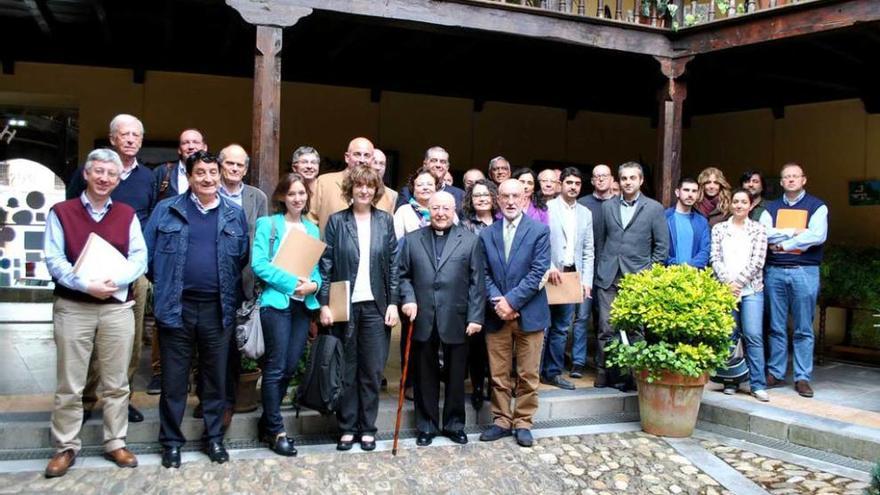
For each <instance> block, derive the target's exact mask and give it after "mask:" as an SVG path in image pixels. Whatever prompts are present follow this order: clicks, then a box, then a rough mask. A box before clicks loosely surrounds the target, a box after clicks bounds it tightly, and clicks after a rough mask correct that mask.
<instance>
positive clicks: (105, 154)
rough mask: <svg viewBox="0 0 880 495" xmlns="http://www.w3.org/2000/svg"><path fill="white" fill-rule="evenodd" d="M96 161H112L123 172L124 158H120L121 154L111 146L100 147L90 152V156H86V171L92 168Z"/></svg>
mask: <svg viewBox="0 0 880 495" xmlns="http://www.w3.org/2000/svg"><path fill="white" fill-rule="evenodd" d="M94 162H104V163H112V164H114V165H116V168H118V169H119V172H120V173H122V169H123V167H122V159H121V158H119V154H117V153H116V152H115V151H113V150H111V149H110V148H98V149H96V150H92V151H91V152H89V156H88V157H86V165H85V169H86V171H89V170H91V169H92V164H93V163H94Z"/></svg>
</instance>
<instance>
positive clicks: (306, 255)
mask: <svg viewBox="0 0 880 495" xmlns="http://www.w3.org/2000/svg"><path fill="white" fill-rule="evenodd" d="M325 247H327V245H326V244H324V243H323V242H321V241H319V240H318V239H315V238H314V237H312V236H310V235H309V234H306V233H305V232H303V231H301V230H299V229H290V230H288V231H287V235H285V236H284V238H283V239H282V240H281V245H280V246H278V250H277V251H275V257H274V258H273V259H272V264H273V265H275V266H277V267H278V268H281V269H282V270H284V271H286V272H288V273H292V274H294V275H296V276H297V277H299V278H303V279H306V280H308V279H309V278H310V277H311V276H312V269H314V267H315V265H317V264H318V260H320V259H321V255H322V254H324V248H325Z"/></svg>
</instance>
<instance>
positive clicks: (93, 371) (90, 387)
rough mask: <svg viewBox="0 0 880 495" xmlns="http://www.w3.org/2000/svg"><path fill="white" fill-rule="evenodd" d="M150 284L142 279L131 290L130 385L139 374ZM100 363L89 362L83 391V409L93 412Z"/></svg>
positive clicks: (133, 284) (94, 360) (145, 279)
mask: <svg viewBox="0 0 880 495" xmlns="http://www.w3.org/2000/svg"><path fill="white" fill-rule="evenodd" d="M149 284H150V282H149V281H148V280H147V277H144V276H143V275H141V277H140V278H139V279H137V280H135V281H134V282H132V284H131V287H130V289H129V290H131V291H133V294H134V308H133V309H134V343H133V344H132V348H131V351H130V352H131V354H130V356H131V359H130V360H129V361H128V367H127V370H128V383H129V384H130V383H132V382H133V381H134V374H135V373H136V372H137V369H138V365H140V362H141V346H143V343H142V342H141V337H142V336H143V335H144V311H145V310H146V308H147V288H148V287H149ZM99 371H100V370H99V363H98V359H97V357H96V356H92V359H91V361H89V374H88V378H86V386H85V389H84V390H83V407H84V408H85V409H88V410H92V409H93V408H94V407H95V402H98V395H97V393H96V389H97V388H98V375H100V373H99Z"/></svg>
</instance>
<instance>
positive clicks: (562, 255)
mask: <svg viewBox="0 0 880 495" xmlns="http://www.w3.org/2000/svg"><path fill="white" fill-rule="evenodd" d="M559 178H560V181H561V183H562V193H561V194H560V195H559V196H558V197H556V198H554V199H552V200H550V201H548V202H547V216H548V217H550V270H549V271H548V272H547V283H549V284H553V285H556V284H559V283H561V281H562V280H561V278H560V273H562V272H577V273H578V274H580V281H581V286H582V287H583V289H582V290H583V295H584V303H583V304H589V300H590V291H591V289H592V287H593V215H592V213H590V210H589V209H587V207H586V206H584V205H581V204H579V203H578V202H577V198H578V196H579V195H580V194H581V184H582V183H583V176H582V175H581V172H580V170H578V169H576V168H574V167H569V168H566V169H565V170H563V171H562V174H561V175H560V176H559ZM575 306H576V305H575V304H555V305H553V306H550V321H551V323H550V328H549V329H548V330H547V335H546V336H545V338H544V357H543V359H542V362H541V382H542V383H547V384H550V385H553V386H556V387H559V388H563V389H566V390H574V388H575V387H574V385H573V384H572V383H571V382H569V381H568V380H566V379H565V378H563V377H562V369H563V366H564V365H565V340H566V336H567V335H568V329H569V327H571V321H572V316H573V315H574V310H575ZM584 333H585V332H584ZM574 341H575V342H574V344H573V345H572V351H571V352H572V361H573V362H574V363H575V364H580V365H581V366H583V365H584V364H585V363H586V354H587V336H586V334H584V335H574ZM577 354H582V356H579V355H577ZM579 357H580V360H578V358H579Z"/></svg>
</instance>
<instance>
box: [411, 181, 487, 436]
mask: <svg viewBox="0 0 880 495" xmlns="http://www.w3.org/2000/svg"><path fill="white" fill-rule="evenodd" d="M428 208H429V209H430V211H431V225H430V227H428V228H424V229H419V230H416V231H414V232H411V233H410V234H408V235H407V236H406V238H405V241H404V242H403V248H402V249H401V252H400V257H399V258H398V259H399V266H400V268H399V269H400V294H401V299H402V302H403V306H402V308H401V309H402V311H403V313H404V314H406V315H407V316H408V317H409V318H410V320H411V321H413V322H414V327H413V336H412V340H413V351H414V352H413V353H412V354H411V361H410V362H411V363H412V364H413V365H414V366H413V368H412V370H413V371H414V372H415V373H414V375H413V377H414V378H415V382H414V384H415V387H414V388H415V406H416V427H417V428H418V430H419V435H418V438H417V440H416V444H417V445H419V446H425V445H430V444H431V441H432V439H433V438H434V436H435V435H436V434H437V433H438V432H442V434H443V435H444V436H446V437H448V438H449V439H450V440H452V441H453V442H455V443H459V444H465V443H467V435H465V433H464V423H465V411H464V378H465V375H466V373H467V353H468V350H467V340H466V338H465V337H466V336H470V335H473V334H475V333H477V332H479V331H480V329H481V328H482V326H483V314H484V312H485V310H486V278H485V277H486V274H485V271H484V270H485V269H484V267H483V247H482V245H481V244H480V239H479V237H477V236H476V235H475V234H472V233H471V232H470V231H468V230H467V229H465V228H464V227H462V226H460V225H455V224H454V223H453V219H454V218H455V198H454V197H453V196H452V195H451V194H449V193H447V192H442V191H441V192H438V193H436V194H434V195H433V196H432V197H431V200H430V202H429V204H428ZM441 345H442V346H443V362H444V368H445V371H444V373H445V374H446V377H447V379H446V393H445V397H444V402H443V423H442V428H441V423H440V415H439V412H440V408H439V404H438V395H439V393H440V373H441V371H440V365H439V360H438V351H439V348H440V346H441Z"/></svg>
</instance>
